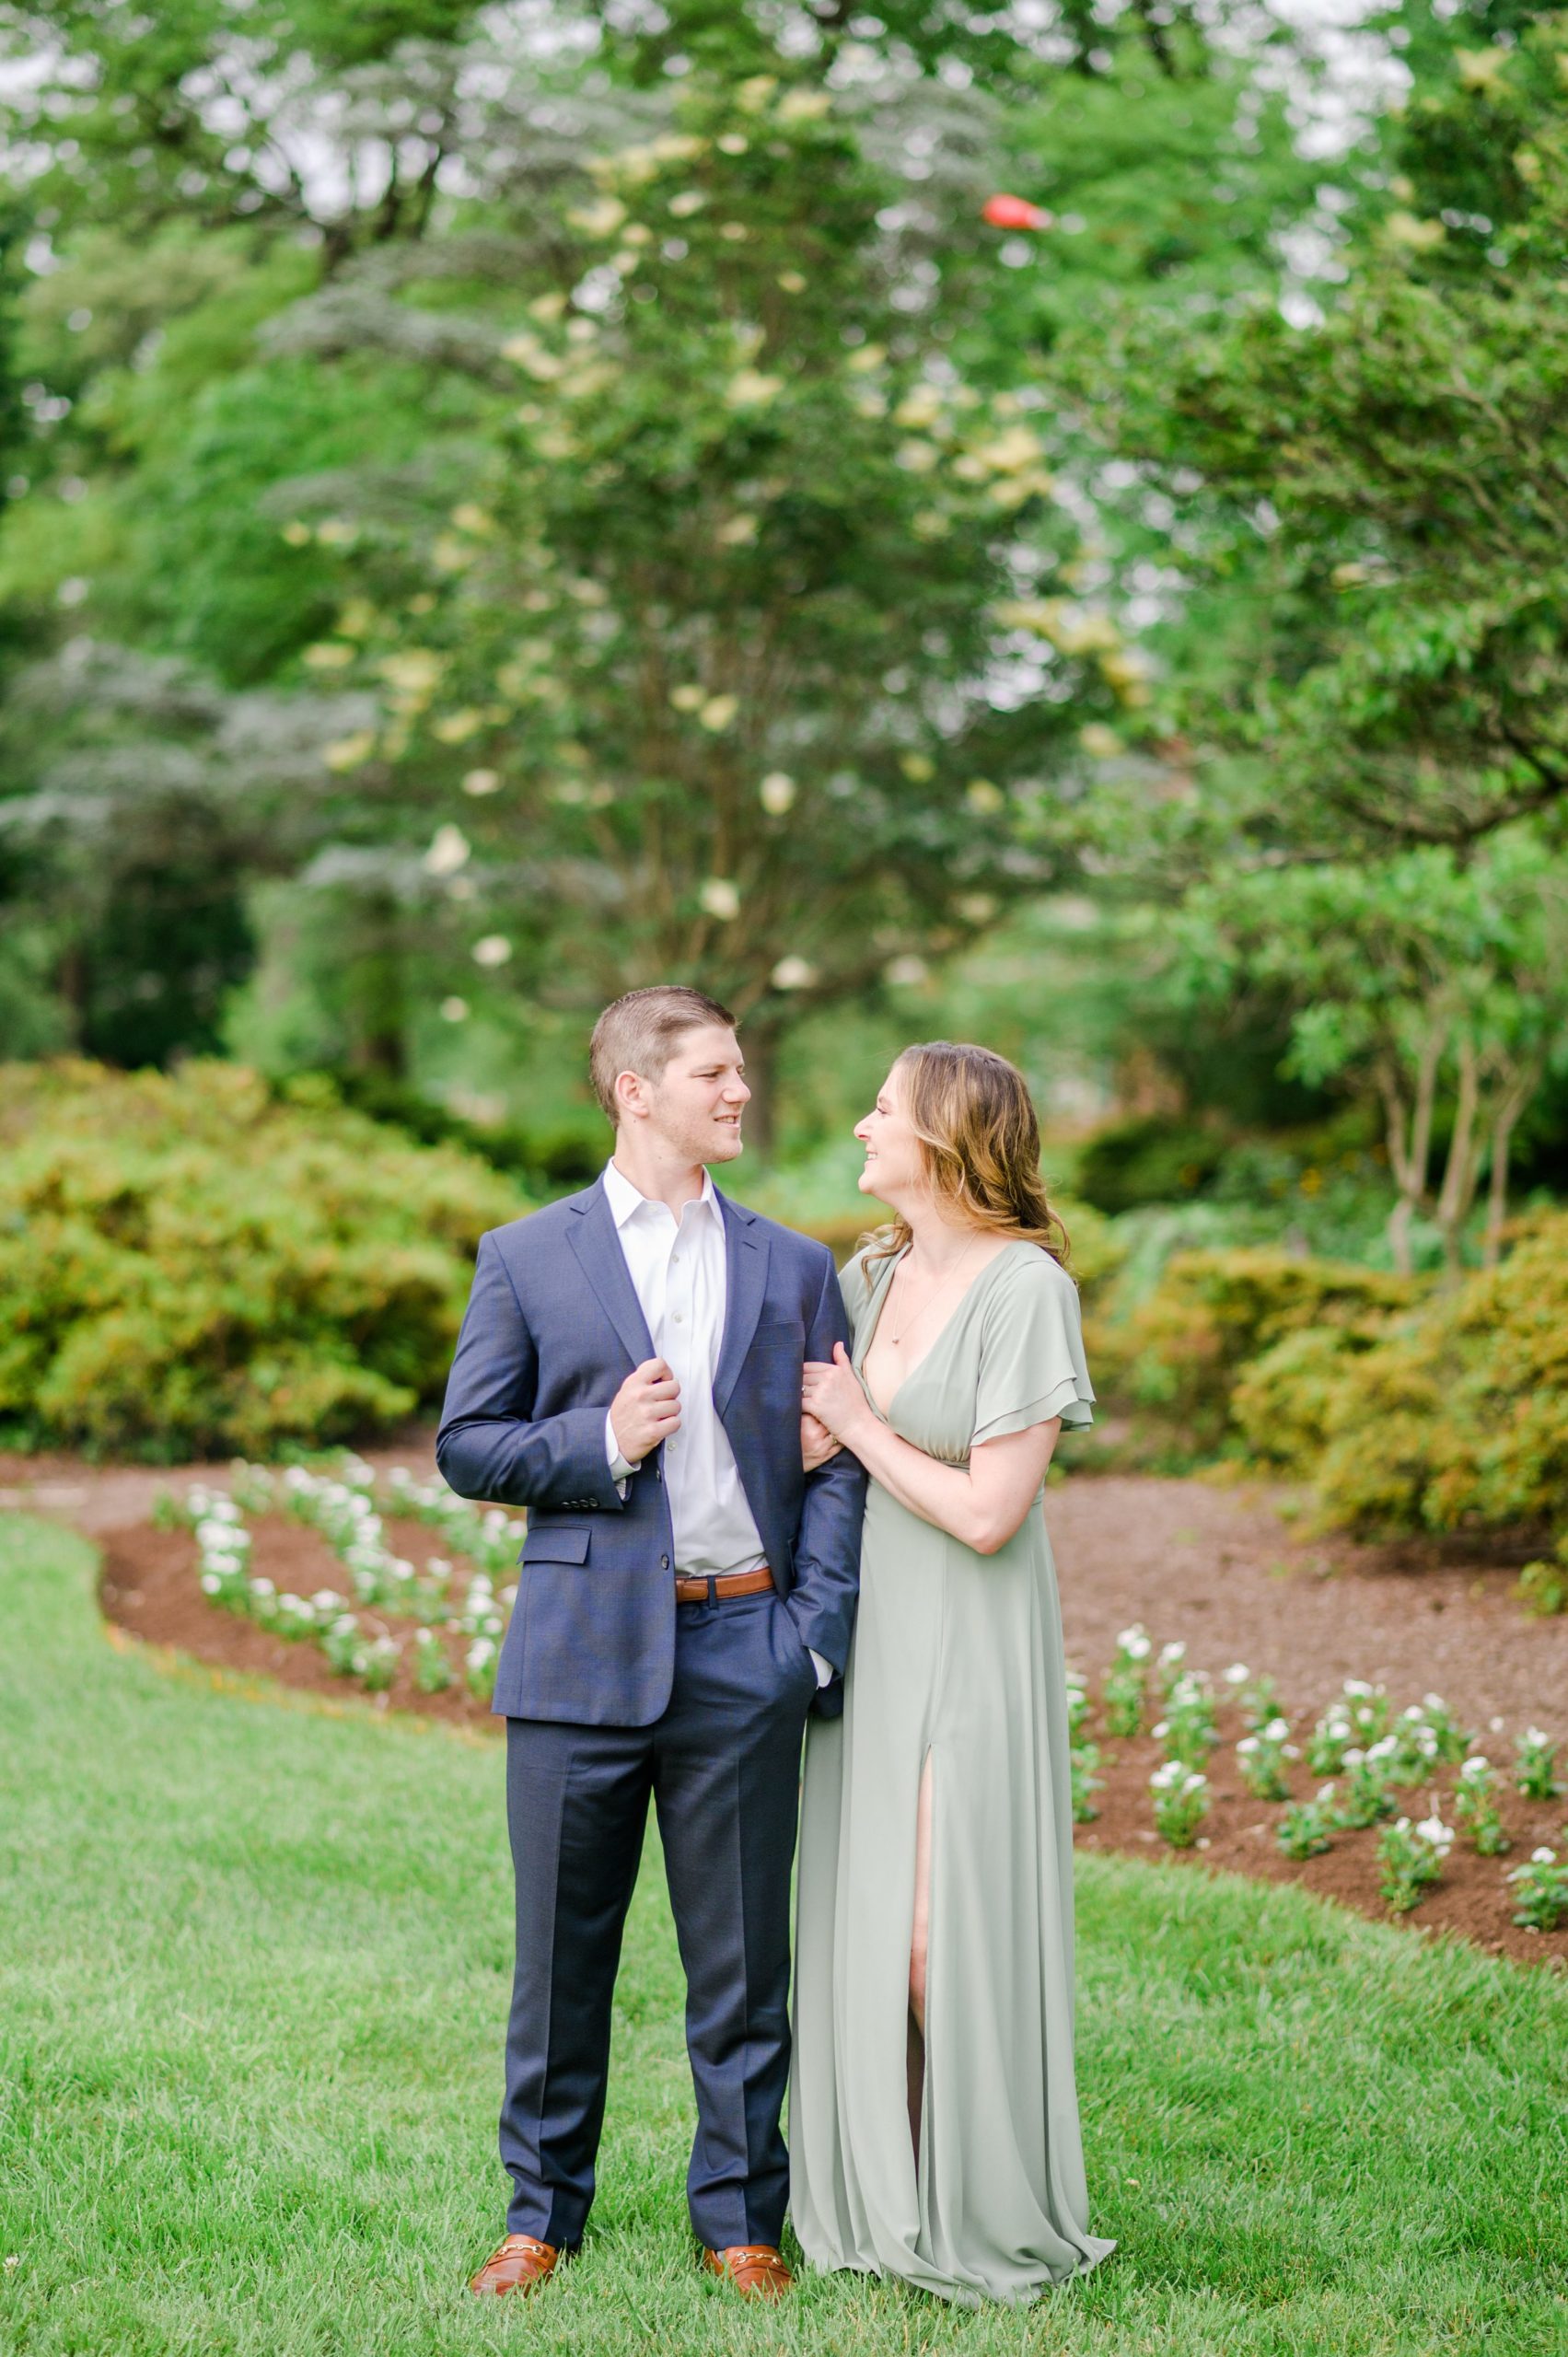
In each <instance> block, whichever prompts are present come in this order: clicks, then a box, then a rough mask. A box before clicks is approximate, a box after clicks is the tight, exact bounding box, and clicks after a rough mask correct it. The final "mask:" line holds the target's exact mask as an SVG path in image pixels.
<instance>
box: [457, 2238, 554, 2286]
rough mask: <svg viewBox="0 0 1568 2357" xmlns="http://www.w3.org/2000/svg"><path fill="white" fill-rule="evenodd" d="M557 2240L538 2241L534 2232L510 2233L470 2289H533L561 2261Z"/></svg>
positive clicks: (491, 2255) (472, 2282)
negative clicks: (523, 2233)
mask: <svg viewBox="0 0 1568 2357" xmlns="http://www.w3.org/2000/svg"><path fill="white" fill-rule="evenodd" d="M560 2259H561V2253H560V2251H559V2250H558V2249H557V2248H556V2247H555V2245H554V2244H553V2243H541V2242H536V2241H535V2239H534V2237H533V2236H532V2235H507V2237H506V2239H505V2242H504V2243H503V2244H502V2245H501V2247H500V2249H499V2250H493V2251H492V2252H491V2254H490V2257H489V2258H487V2259H486V2260H485V2262H484V2265H483V2266H482V2268H481V2269H480V2270H479V2273H478V2274H477V2275H476V2276H474V2277H473V2278H472V2279H471V2280H470V2283H469V2290H470V2292H532V2291H534V2290H536V2289H537V2287H538V2286H539V2285H540V2283H542V2282H544V2280H545V2278H546V2276H548V2275H553V2274H554V2272H555V2270H556V2268H557V2266H558V2265H559V2264H560Z"/></svg>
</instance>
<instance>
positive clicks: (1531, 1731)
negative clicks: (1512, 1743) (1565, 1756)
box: [1514, 1727, 1562, 1801]
mask: <svg viewBox="0 0 1568 2357" xmlns="http://www.w3.org/2000/svg"><path fill="white" fill-rule="evenodd" d="M1514 1782H1515V1783H1516V1784H1517V1786H1518V1788H1519V1790H1520V1792H1521V1793H1523V1794H1524V1796H1525V1798H1526V1799H1527V1801H1554V1800H1556V1799H1557V1797H1558V1795H1559V1794H1560V1793H1561V1792H1562V1785H1561V1784H1560V1783H1559V1782H1558V1781H1557V1746H1556V1745H1555V1744H1554V1743H1553V1742H1552V1740H1551V1736H1549V1735H1546V1734H1544V1733H1543V1732H1542V1730H1541V1729H1540V1728H1539V1727H1527V1728H1526V1729H1525V1732H1524V1734H1523V1735H1522V1736H1520V1737H1519V1746H1518V1753H1517V1756H1516V1759H1515V1762H1514Z"/></svg>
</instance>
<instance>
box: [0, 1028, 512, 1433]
mask: <svg viewBox="0 0 1568 2357" xmlns="http://www.w3.org/2000/svg"><path fill="white" fill-rule="evenodd" d="M0 1146H3V1147H4V1148H5V1149H6V1150H5V1154H4V1157H3V1161H0V1436H3V1437H4V1438H5V1439H6V1440H8V1441H10V1442H12V1443H13V1444H14V1445H17V1446H22V1447H25V1448H39V1447H43V1446H58V1447H81V1448H85V1449H87V1450H89V1451H105V1450H110V1449H112V1450H115V1451H118V1452H121V1453H123V1454H127V1455H133V1456H140V1457H165V1458H167V1457H182V1456H183V1457H192V1456H198V1455H202V1454H204V1453H207V1452H211V1451H215V1450H220V1449H224V1448H230V1447H238V1448H241V1449H254V1450H271V1449H274V1448H276V1447H277V1446H278V1445H279V1444H280V1443H282V1442H285V1441H294V1442H303V1443H306V1444H309V1445H315V1446H319V1445H322V1444H324V1443H329V1442H331V1441H333V1440H338V1439H346V1438H347V1437H349V1436H350V1435H351V1434H358V1433H369V1432H374V1431H377V1430H380V1429H383V1428H385V1427H386V1426H387V1425H388V1424H389V1423H392V1422H396V1421H397V1420H399V1419H401V1418H402V1417H404V1416H406V1415H408V1414H409V1413H410V1412H411V1411H412V1410H413V1409H415V1408H417V1407H418V1406H419V1405H420V1404H421V1402H422V1401H429V1400H434V1399H436V1398H437V1397H438V1396H439V1392H440V1387H441V1385H442V1383H443V1381H444V1379H445V1376H446V1372H447V1365H448V1364H449V1362H450V1359H451V1353H452V1344H453V1341H454V1340H455V1338H456V1335H457V1330H458V1324H459V1319H460V1318H461V1316H462V1309H463V1303H464V1300H465V1298H466V1295H467V1293H468V1286H469V1278H470V1271H471V1267H472V1260H473V1253H474V1249H475V1247H476V1246H477V1244H478V1241H479V1237H480V1236H481V1235H482V1233H483V1231H484V1230H485V1229H486V1228H488V1227H494V1226H495V1225H497V1224H498V1223H499V1222H501V1221H503V1220H505V1219H510V1218H513V1217H515V1216H516V1215H517V1213H518V1212H520V1211H522V1210H525V1209H526V1208H527V1206H526V1204H524V1203H522V1202H520V1201H519V1200H518V1198H517V1195H516V1193H515V1192H514V1190H512V1188H511V1187H510V1186H509V1185H507V1184H506V1183H505V1181H504V1180H502V1179H499V1178H498V1177H497V1176H496V1174H495V1173H494V1171H492V1170H490V1169H488V1168H487V1167H485V1166H484V1165H483V1164H482V1163H479V1162H477V1161H474V1160H472V1159H470V1157H469V1156H467V1155H462V1154H459V1153H458V1152H455V1151H454V1150H452V1149H450V1148H447V1147H426V1146H416V1145H413V1144H408V1143H405V1142H404V1141H402V1140H401V1139H400V1138H399V1137H397V1136H396V1135H395V1134H394V1133H393V1132H390V1131H389V1130H388V1129H387V1128H385V1127H384V1126H381V1125H378V1124H377V1123H375V1122H372V1121H369V1120H365V1119H363V1118H362V1117H361V1116H359V1115H357V1114H354V1113H348V1112H344V1111H343V1110H341V1109H336V1108H331V1109H329V1108H324V1107H318V1108H313V1109H308V1108H306V1107H304V1106H296V1105H290V1104H280V1103H278V1102H277V1101H276V1100H275V1099H274V1098H273V1097H272V1096H271V1095H270V1094H269V1092H268V1090H267V1087H266V1086H265V1084H264V1083H263V1082H262V1081H261V1080H259V1079H258V1078H257V1077H256V1076H255V1075H254V1074H251V1073H249V1072H246V1071H245V1070H243V1069H242V1068H240V1067H238V1066H236V1065H231V1064H219V1063H194V1064H188V1065H186V1066H185V1067H184V1068H183V1069H182V1070H181V1071H180V1073H179V1074H177V1075H175V1076H172V1077H170V1076H168V1075H165V1074H160V1073H151V1072H147V1073H134V1074H122V1073H111V1072H108V1071H106V1070H104V1069H103V1068H101V1067H100V1066H99V1065H95V1064H86V1063H63V1064H56V1065H44V1066H27V1065H10V1066H7V1067H6V1083H5V1087H4V1089H3V1090H0Z"/></svg>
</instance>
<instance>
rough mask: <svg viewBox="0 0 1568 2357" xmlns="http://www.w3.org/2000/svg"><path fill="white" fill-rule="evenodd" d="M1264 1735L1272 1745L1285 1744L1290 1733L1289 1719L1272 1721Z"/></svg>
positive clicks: (1265, 1729) (1264, 1730)
mask: <svg viewBox="0 0 1568 2357" xmlns="http://www.w3.org/2000/svg"><path fill="white" fill-rule="evenodd" d="M1263 1733H1264V1735H1265V1736H1266V1737H1267V1738H1268V1740H1269V1742H1271V1743H1283V1741H1284V1739H1285V1737H1286V1736H1287V1735H1289V1733H1290V1721H1289V1720H1288V1719H1271V1720H1270V1721H1269V1724H1268V1725H1267V1726H1266V1727H1265V1728H1264V1729H1263Z"/></svg>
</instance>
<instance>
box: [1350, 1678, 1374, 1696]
mask: <svg viewBox="0 0 1568 2357" xmlns="http://www.w3.org/2000/svg"><path fill="white" fill-rule="evenodd" d="M1344 1690H1345V1692H1346V1693H1347V1694H1358V1695H1365V1696H1370V1695H1371V1694H1372V1692H1373V1690H1374V1689H1373V1688H1371V1687H1370V1686H1368V1684H1367V1682H1366V1680H1365V1678H1346V1680H1345V1684H1344Z"/></svg>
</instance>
